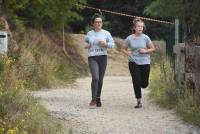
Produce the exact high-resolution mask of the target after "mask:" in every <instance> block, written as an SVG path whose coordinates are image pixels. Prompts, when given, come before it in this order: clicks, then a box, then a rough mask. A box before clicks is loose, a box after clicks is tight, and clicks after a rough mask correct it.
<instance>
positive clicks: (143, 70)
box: [129, 62, 150, 99]
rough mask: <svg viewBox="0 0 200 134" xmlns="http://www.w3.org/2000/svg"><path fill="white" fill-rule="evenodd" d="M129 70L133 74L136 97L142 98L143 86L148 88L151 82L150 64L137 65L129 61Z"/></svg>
mask: <svg viewBox="0 0 200 134" xmlns="http://www.w3.org/2000/svg"><path fill="white" fill-rule="evenodd" d="M129 71H130V74H131V76H132V82H133V88H134V92H135V97H136V98H137V99H140V98H142V93H141V88H146V87H147V86H148V84H149V72H150V64H145V65H137V64H135V62H129Z"/></svg>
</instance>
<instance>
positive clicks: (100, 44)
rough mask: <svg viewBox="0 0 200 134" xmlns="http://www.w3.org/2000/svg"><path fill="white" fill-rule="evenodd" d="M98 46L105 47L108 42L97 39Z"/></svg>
mask: <svg viewBox="0 0 200 134" xmlns="http://www.w3.org/2000/svg"><path fill="white" fill-rule="evenodd" d="M99 46H101V47H107V46H108V44H107V42H105V41H99Z"/></svg>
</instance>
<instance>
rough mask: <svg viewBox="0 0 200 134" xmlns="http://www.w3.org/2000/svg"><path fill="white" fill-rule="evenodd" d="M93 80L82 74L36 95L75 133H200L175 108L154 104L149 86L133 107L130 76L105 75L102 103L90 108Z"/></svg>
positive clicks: (133, 99) (35, 93) (53, 114)
mask: <svg viewBox="0 0 200 134" xmlns="http://www.w3.org/2000/svg"><path fill="white" fill-rule="evenodd" d="M90 82H91V78H81V79H78V80H77V82H76V83H75V84H73V85H71V86H70V87H68V88H67V89H52V90H48V91H37V92H34V95H35V96H37V97H40V98H41V102H42V103H43V104H44V105H45V106H46V107H47V109H48V110H49V111H50V112H51V113H52V116H54V117H56V118H59V119H60V120H62V121H64V123H65V126H66V128H71V129H72V132H73V133H74V134H200V130H199V129H197V128H195V127H193V126H191V125H188V124H185V123H183V122H182V121H181V119H180V118H178V117H177V116H176V115H175V113H174V111H171V110H166V109H161V108H159V107H158V106H156V105H155V104H153V103H152V102H151V100H150V99H149V98H148V95H147V94H148V90H147V89H145V90H143V108H141V109H134V105H135V102H136V100H135V98H134V94H133V89H132V82H131V78H130V77H128V76H121V77H120V76H106V77H105V79H104V85H103V91H102V104H103V106H102V107H101V108H94V109H91V108H89V106H88V104H89V101H90V99H91V97H90V95H91V92H90ZM67 133H68V132H66V134H67Z"/></svg>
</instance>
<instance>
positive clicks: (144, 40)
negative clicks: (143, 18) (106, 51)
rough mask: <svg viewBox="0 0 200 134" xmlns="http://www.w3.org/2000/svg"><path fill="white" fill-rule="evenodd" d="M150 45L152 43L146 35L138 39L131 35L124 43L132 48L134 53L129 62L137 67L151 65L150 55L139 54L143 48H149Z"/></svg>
mask: <svg viewBox="0 0 200 134" xmlns="http://www.w3.org/2000/svg"><path fill="white" fill-rule="evenodd" d="M150 43H152V41H151V39H150V38H149V37H148V36H147V35H146V34H141V35H140V36H138V37H135V36H133V35H129V36H128V37H127V38H126V39H125V43H124V45H125V47H127V48H130V50H131V52H132V54H131V56H129V57H128V61H129V62H135V63H136V64H137V65H145V64H150V61H151V60H150V55H149V54H141V53H140V52H139V50H140V49H141V48H148V45H149V44H150Z"/></svg>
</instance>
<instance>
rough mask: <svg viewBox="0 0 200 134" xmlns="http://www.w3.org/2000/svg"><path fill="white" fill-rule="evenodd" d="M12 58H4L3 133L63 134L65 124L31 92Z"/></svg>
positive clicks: (0, 82)
mask: <svg viewBox="0 0 200 134" xmlns="http://www.w3.org/2000/svg"><path fill="white" fill-rule="evenodd" d="M16 62H17V61H15V60H14V59H12V58H11V57H7V56H1V57H0V66H1V69H0V134H4V133H6V134H19V133H20V134H35V133H37V134H44V133H49V134H60V133H62V129H61V125H60V124H59V123H57V121H55V119H52V118H50V115H49V114H48V113H47V111H46V110H45V109H44V108H43V107H42V106H40V105H39V104H38V103H37V101H36V100H34V99H33V98H32V97H31V96H30V95H29V94H28V92H27V90H25V89H26V83H27V81H26V80H22V79H19V78H17V76H16V74H17V73H16V71H15V69H14V66H15V64H16Z"/></svg>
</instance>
